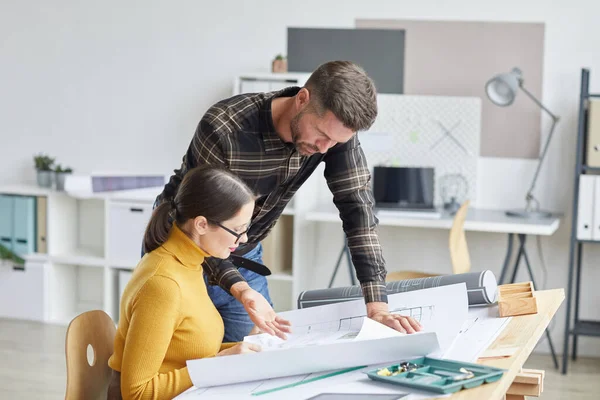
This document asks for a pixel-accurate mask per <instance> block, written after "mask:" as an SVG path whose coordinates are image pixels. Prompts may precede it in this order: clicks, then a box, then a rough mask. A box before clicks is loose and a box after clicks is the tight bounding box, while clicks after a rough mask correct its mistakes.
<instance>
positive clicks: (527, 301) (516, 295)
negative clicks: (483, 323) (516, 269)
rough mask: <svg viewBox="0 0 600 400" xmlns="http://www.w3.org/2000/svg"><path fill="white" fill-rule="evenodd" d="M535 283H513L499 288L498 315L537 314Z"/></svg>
mask: <svg viewBox="0 0 600 400" xmlns="http://www.w3.org/2000/svg"><path fill="white" fill-rule="evenodd" d="M533 291H534V289H533V283H532V282H523V283H512V284H509V285H500V286H498V314H499V316H500V317H511V316H516V315H526V314H537V312H538V308H537V299H536V298H535V296H534V295H533Z"/></svg>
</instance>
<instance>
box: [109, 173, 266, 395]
mask: <svg viewBox="0 0 600 400" xmlns="http://www.w3.org/2000/svg"><path fill="white" fill-rule="evenodd" d="M253 209H254V195H253V194H252V192H251V190H250V189H249V188H248V187H247V186H246V185H245V184H244V183H243V182H242V181H241V180H240V179H239V178H237V177H236V176H234V175H232V174H231V173H229V172H228V171H225V170H222V169H216V168H210V167H199V168H196V169H193V170H191V171H189V172H188V173H187V174H186V175H185V178H184V179H183V181H182V182H181V185H180V187H179V190H178V193H177V195H176V196H175V198H174V199H173V200H172V201H171V202H165V203H163V204H161V205H160V206H159V207H157V209H156V210H155V212H154V214H153V216H152V219H151V220H150V222H149V223H148V227H147V229H146V233H145V236H144V246H145V248H146V251H147V253H146V255H145V256H144V257H143V258H142V259H141V261H140V262H139V264H138V265H137V267H136V268H135V270H134V272H133V276H132V278H131V280H130V281H129V283H128V284H127V287H126V288H125V291H124V293H123V296H122V298H121V306H120V307H121V309H120V315H121V318H120V320H119V326H118V328H117V334H116V337H115V349H114V353H113V355H112V356H111V358H110V359H109V362H108V363H109V366H110V367H111V368H112V369H113V370H114V371H115V372H116V373H120V392H121V394H122V397H123V399H172V398H173V397H175V396H177V395H178V394H180V393H181V392H183V391H185V390H187V389H188V388H190V387H192V381H191V379H190V376H189V374H188V371H187V367H186V361H187V360H190V359H197V358H204V357H213V356H222V355H229V354H239V353H243V352H252V351H259V350H260V348H258V347H256V346H254V345H249V344H248V343H222V341H223V334H224V328H223V320H222V319H221V316H220V314H219V312H218V311H217V309H216V308H215V306H214V305H213V303H212V301H211V299H210V298H209V296H208V293H207V291H206V285H205V283H204V279H203V276H202V266H201V264H202V262H203V260H204V257H207V256H214V257H219V258H227V257H229V254H230V252H232V251H233V250H235V248H236V247H237V245H238V244H239V243H240V242H244V241H245V240H247V236H246V232H247V230H248V226H249V223H250V219H251V217H252V212H253ZM171 221H174V223H171ZM113 389H114V388H113ZM117 394H118V389H117ZM114 395H115V393H114V391H113V393H112V394H111V393H109V398H110V397H111V396H114Z"/></svg>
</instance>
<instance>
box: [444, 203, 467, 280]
mask: <svg viewBox="0 0 600 400" xmlns="http://www.w3.org/2000/svg"><path fill="white" fill-rule="evenodd" d="M469 203H470V201H469V200H467V201H465V202H464V203H463V204H462V205H461V206H460V208H459V209H458V211H456V214H455V215H454V220H453V222H452V228H451V229H450V238H449V246H450V261H451V263H452V272H453V273H455V274H464V273H466V272H469V271H470V270H471V258H470V257H469V248H468V247H467V238H466V236H465V229H464V226H465V219H466V218H467V212H468V210H469Z"/></svg>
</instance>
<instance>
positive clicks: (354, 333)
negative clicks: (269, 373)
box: [244, 318, 406, 351]
mask: <svg viewBox="0 0 600 400" xmlns="http://www.w3.org/2000/svg"><path fill="white" fill-rule="evenodd" d="M357 321H358V320H357ZM403 335H406V334H405V333H401V332H398V331H397V330H395V329H392V328H390V327H388V326H386V325H383V324H381V323H379V322H377V321H374V320H372V319H370V318H363V319H362V326H357V324H348V325H347V326H341V327H338V329H336V330H333V331H313V332H308V333H301V334H289V335H288V337H287V339H285V340H284V339H281V338H278V337H276V336H272V335H269V334H268V333H262V334H259V335H251V336H246V337H245V338H244V342H248V343H254V344H257V345H259V346H261V349H262V351H273V350H284V349H291V348H294V347H303V346H319V345H324V344H330V343H338V342H341V341H357V340H373V339H382V338H388V337H398V336H403Z"/></svg>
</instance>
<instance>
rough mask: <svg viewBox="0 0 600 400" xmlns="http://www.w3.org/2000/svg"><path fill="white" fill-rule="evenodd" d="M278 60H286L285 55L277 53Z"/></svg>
mask: <svg viewBox="0 0 600 400" xmlns="http://www.w3.org/2000/svg"><path fill="white" fill-rule="evenodd" d="M275 59H276V60H285V56H283V55H281V54H277V56H275Z"/></svg>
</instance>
